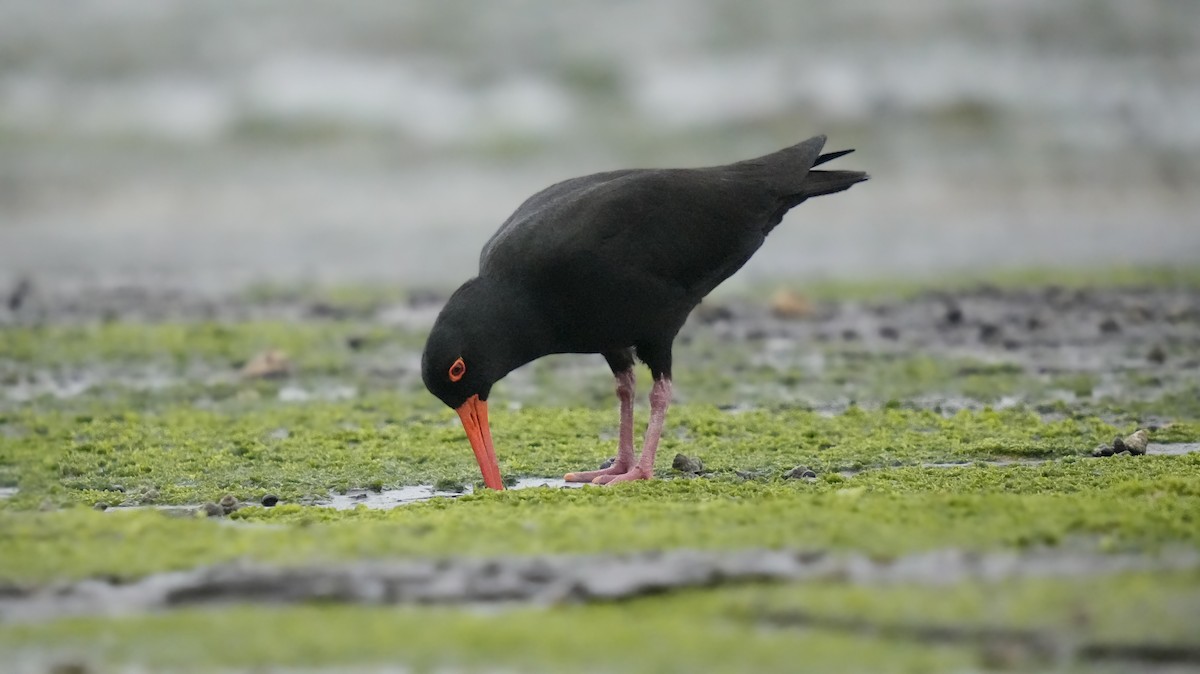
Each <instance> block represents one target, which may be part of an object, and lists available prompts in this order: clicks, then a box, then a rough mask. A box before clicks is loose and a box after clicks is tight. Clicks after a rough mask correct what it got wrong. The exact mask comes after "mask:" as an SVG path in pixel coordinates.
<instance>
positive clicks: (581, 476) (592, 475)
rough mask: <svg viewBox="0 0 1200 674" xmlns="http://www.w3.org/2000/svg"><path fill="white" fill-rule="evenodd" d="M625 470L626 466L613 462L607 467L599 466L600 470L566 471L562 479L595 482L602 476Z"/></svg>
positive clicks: (621, 472)
mask: <svg viewBox="0 0 1200 674" xmlns="http://www.w3.org/2000/svg"><path fill="white" fill-rule="evenodd" d="M627 470H629V468H628V467H626V466H622V465H621V464H619V463H614V464H613V465H611V466H609V467H608V468H601V469H600V470H588V471H584V472H582V473H567V474H566V475H563V480H566V481H567V482H595V481H596V480H599V479H600V478H602V477H609V476H613V475H624V474H625V472H626V471H627ZM598 484H599V483H598Z"/></svg>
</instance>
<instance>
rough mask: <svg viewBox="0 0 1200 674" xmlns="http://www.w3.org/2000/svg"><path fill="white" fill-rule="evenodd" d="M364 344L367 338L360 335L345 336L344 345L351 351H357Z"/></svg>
mask: <svg viewBox="0 0 1200 674" xmlns="http://www.w3.org/2000/svg"><path fill="white" fill-rule="evenodd" d="M366 345H367V338H366V337H363V336H362V335H350V336H349V337H347V338H346V346H348V347H349V348H350V350H351V351H359V350H361V349H362V348H363V347H364V346H366Z"/></svg>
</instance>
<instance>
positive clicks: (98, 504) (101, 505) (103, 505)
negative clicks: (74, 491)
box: [92, 501, 108, 512]
mask: <svg viewBox="0 0 1200 674" xmlns="http://www.w3.org/2000/svg"><path fill="white" fill-rule="evenodd" d="M92 510H99V511H100V512H104V511H105V510H108V504H107V503H105V502H104V501H96V503H95V505H93V506H92Z"/></svg>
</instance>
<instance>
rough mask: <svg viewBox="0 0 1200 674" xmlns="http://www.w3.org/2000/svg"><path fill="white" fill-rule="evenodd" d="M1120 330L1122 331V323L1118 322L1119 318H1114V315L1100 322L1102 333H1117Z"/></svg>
mask: <svg viewBox="0 0 1200 674" xmlns="http://www.w3.org/2000/svg"><path fill="white" fill-rule="evenodd" d="M1120 331H1121V324H1120V323H1118V322H1117V319H1115V318H1113V317H1112V316H1109V317H1108V318H1106V319H1104V320H1103V321H1101V322H1100V334H1103V335H1115V334H1117V333H1118V332H1120Z"/></svg>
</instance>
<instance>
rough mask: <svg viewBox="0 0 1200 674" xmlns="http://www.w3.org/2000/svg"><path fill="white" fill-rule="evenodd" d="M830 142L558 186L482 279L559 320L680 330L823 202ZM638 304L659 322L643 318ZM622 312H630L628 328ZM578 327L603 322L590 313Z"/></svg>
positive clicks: (537, 199) (534, 203) (538, 199)
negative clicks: (497, 281) (770, 236)
mask: <svg viewBox="0 0 1200 674" xmlns="http://www.w3.org/2000/svg"><path fill="white" fill-rule="evenodd" d="M823 144H824V138H823V137H819V136H818V137H817V138H813V139H810V140H808V141H805V142H804V143H800V144H798V145H795V146H792V147H789V148H785V149H783V150H780V151H779V152H775V153H772V154H770V155H766V156H764V157H759V158H756V159H751V160H747V161H743V162H737V163H734V164H727V165H724V166H714V167H707V168H697V169H627V170H621V171H610V172H606V173H598V174H593V175H589V176H582V177H579V178H573V179H570V180H567V181H563V182H561V183H557V184H555V185H552V186H550V187H548V188H546V189H544V190H542V191H541V192H538V193H537V194H535V195H533V196H532V197H530V198H529V199H528V200H526V201H525V203H523V204H522V205H521V206H520V207H519V208H518V209H517V210H516V212H514V213H513V214H512V216H510V217H509V218H508V220H507V221H505V223H504V224H503V225H502V226H501V227H500V229H499V230H498V231H497V232H496V233H495V234H494V235H493V236H492V238H491V239H490V240H489V241H488V242H487V244H486V245H485V246H484V248H483V251H482V253H481V255H480V276H485V277H493V278H502V279H508V280H510V281H513V282H516V283H521V284H524V285H527V286H530V287H532V288H534V289H536V291H537V293H538V294H539V296H542V297H547V298H550V301H551V302H552V303H554V304H555V305H556V306H555V310H556V311H559V312H563V311H568V312H569V311H572V309H571V307H581V308H591V309H592V311H591V312H590V313H588V314H587V315H588V316H599V317H600V318H598V319H595V320H599V321H605V320H606V321H608V322H609V323H612V322H613V321H618V322H621V321H623V322H625V323H628V324H630V325H631V328H630V329H631V330H632V331H633V332H645V331H647V330H651V329H661V326H659V325H657V323H658V322H660V321H666V322H668V323H671V324H678V325H681V324H682V322H683V320H684V319H685V318H686V316H687V313H688V312H690V311H691V309H692V308H693V307H694V306H695V305H696V304H697V303H699V301H700V300H701V299H702V298H703V297H704V296H705V295H707V294H708V293H709V292H710V291H711V290H712V289H713V288H715V287H716V286H717V285H718V284H720V283H721V282H722V281H724V280H725V279H726V278H728V277H729V276H731V275H732V274H733V273H734V272H736V271H737V270H738V269H739V268H741V267H742V265H744V264H745V263H746V261H747V260H749V259H750V257H751V256H752V255H753V254H754V252H755V251H756V250H758V248H759V247H760V246H761V245H762V243H763V240H764V238H765V237H766V235H767V233H768V232H769V231H770V230H771V229H772V228H773V227H774V226H775V225H777V224H778V223H779V221H780V220H781V219H782V217H783V215H784V213H786V212H787V210H788V209H790V208H792V207H793V206H795V205H796V204H798V203H800V202H801V201H803V200H804V199H806V198H808V197H809V196H813V195H812V194H809V193H808V192H809V191H810V190H806V187H805V185H806V183H807V182H812V181H811V180H810V179H809V178H808V176H810V169H811V167H812V166H813V165H814V164H815V163H817V162H818V161H819V160H820V151H821V147H822V145H823ZM813 173H824V174H826V177H827V176H829V175H834V176H835V179H834V180H832V181H830V180H823V181H817V183H820V184H819V187H820V188H821V191H818V192H817V193H821V194H823V193H828V192H829V191H838V190H840V189H845V188H846V187H849V185H851V184H853V183H854V182H858V181H859V180H863V179H865V175H863V174H861V173H857V172H847V171H837V172H813ZM634 305H636V306H638V307H651V308H652V309H653V310H654V311H656V312H657V313H655V314H654V316H655V317H657V318H655V317H652V316H651V315H650V314H649V313H647V314H646V315H644V316H641V315H637V314H638V311H637V310H635V309H631V308H630V307H632V306H634ZM609 307H611V308H612V311H606V309H607V308H609ZM622 311H624V312H632V314H631V315H629V316H628V317H627V318H620V316H622V315H624V314H622V313H621V312H622ZM579 320H585V321H588V322H592V320H593V319H589V318H586V317H585V316H584V313H583V312H582V311H581V313H580V317H579ZM678 325H674V328H675V329H678ZM594 332H595V331H594V330H593V333H594ZM616 332H620V330H616ZM673 334H674V333H672V336H673Z"/></svg>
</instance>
